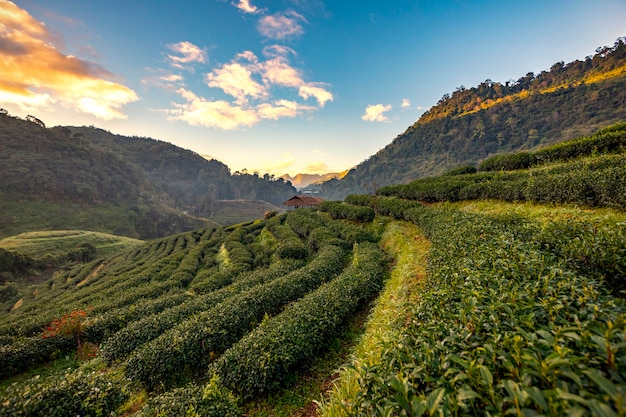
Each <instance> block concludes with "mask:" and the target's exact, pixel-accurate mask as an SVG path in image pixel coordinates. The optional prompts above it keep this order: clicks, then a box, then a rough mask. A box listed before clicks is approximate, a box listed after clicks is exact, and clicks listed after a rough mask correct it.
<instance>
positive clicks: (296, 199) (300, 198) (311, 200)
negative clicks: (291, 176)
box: [283, 195, 324, 210]
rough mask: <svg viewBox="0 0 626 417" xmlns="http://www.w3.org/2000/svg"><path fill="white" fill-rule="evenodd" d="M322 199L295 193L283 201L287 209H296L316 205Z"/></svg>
mask: <svg viewBox="0 0 626 417" xmlns="http://www.w3.org/2000/svg"><path fill="white" fill-rule="evenodd" d="M322 201H324V199H322V198H318V197H311V196H308V195H296V196H293V197H291V198H290V199H289V200H287V201H285V202H284V203H283V206H287V209H288V210H290V209H297V208H302V207H317V206H318V204H319V203H321V202H322Z"/></svg>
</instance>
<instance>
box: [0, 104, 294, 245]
mask: <svg viewBox="0 0 626 417" xmlns="http://www.w3.org/2000/svg"><path fill="white" fill-rule="evenodd" d="M0 177H1V178H2V181H0V201H1V202H0V236H10V235H14V234H17V233H21V232H26V231H33V230H43V229H68V228H71V229H86V230H93V231H100V232H106V233H113V234H118V235H123V236H129V237H135V238H142V239H147V238H154V237H157V236H166V235H170V234H173V233H177V232H181V231H187V230H194V229H197V228H199V227H206V226H210V225H215V223H214V222H212V221H211V220H210V217H211V215H212V213H213V212H214V206H215V204H216V202H218V201H219V200H230V199H241V200H263V201H264V202H267V203H270V204H271V205H280V203H282V202H283V201H285V200H286V199H288V198H289V197H291V196H292V195H293V194H294V193H295V192H296V190H295V188H294V187H293V186H291V185H290V184H288V183H286V182H285V181H284V180H282V179H278V180H275V181H274V180H272V178H271V177H270V176H269V175H266V176H264V177H259V176H258V175H247V174H244V175H232V174H231V173H230V170H229V168H228V167H227V166H226V165H224V164H223V163H221V162H219V161H216V160H214V159H213V160H207V159H205V158H204V157H202V156H200V155H198V154H196V153H194V152H192V151H189V150H186V149H182V148H179V147H177V146H174V145H172V144H170V143H167V142H163V141H159V140H155V139H151V138H143V137H127V136H121V135H115V134H113V133H111V132H108V131H105V130H102V129H98V128H95V127H85V126H83V127H61V126H57V127H53V128H46V127H45V125H44V123H43V122H42V121H40V120H39V119H37V118H35V117H33V116H28V117H27V118H26V120H23V119H20V118H17V117H13V116H10V115H9V114H7V113H6V111H4V112H0Z"/></svg>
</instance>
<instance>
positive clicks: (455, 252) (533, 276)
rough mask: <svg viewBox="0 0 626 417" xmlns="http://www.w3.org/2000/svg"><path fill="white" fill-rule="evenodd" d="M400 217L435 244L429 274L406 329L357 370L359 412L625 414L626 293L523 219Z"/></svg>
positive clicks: (452, 213)
mask: <svg viewBox="0 0 626 417" xmlns="http://www.w3.org/2000/svg"><path fill="white" fill-rule="evenodd" d="M403 217H404V218H406V219H408V220H410V221H412V222H414V223H415V224H417V225H418V226H419V227H420V228H422V229H423V230H424V232H425V233H426V235H427V236H428V238H429V240H430V241H431V242H432V250H431V253H430V260H429V264H430V276H429V278H428V280H427V282H426V283H425V286H424V288H423V290H422V292H421V299H420V300H419V302H418V304H416V305H415V306H414V308H413V310H412V313H411V320H410V322H409V323H408V324H407V325H406V327H405V329H404V332H403V333H404V335H403V337H402V339H401V340H396V341H394V342H393V343H392V344H389V345H388V346H387V348H388V350H387V354H386V355H384V357H383V359H382V362H381V363H377V364H372V365H368V366H364V367H362V368H361V369H360V383H359V385H360V386H361V387H362V389H361V392H360V394H359V397H358V398H357V399H356V400H355V405H354V407H355V408H354V409H353V410H352V411H351V412H352V413H353V414H351V415H372V414H377V415H422V414H425V413H426V414H434V413H440V414H442V415H460V414H481V415H482V414H487V413H489V414H492V415H506V414H516V415H598V416H600V415H606V416H608V415H619V414H623V413H624V412H625V409H624V402H623V398H624V395H625V394H626V393H625V391H624V386H626V377H625V375H626V350H625V349H624V340H626V339H625V338H626V333H625V328H626V304H625V303H624V301H623V300H621V299H619V298H615V297H613V296H611V295H610V294H609V293H608V292H607V291H606V290H605V289H604V287H603V286H602V284H601V282H599V281H597V280H594V279H593V278H589V277H587V276H584V275H582V274H580V273H578V272H575V271H572V270H570V269H569V268H568V265H567V260H563V259H560V258H559V257H555V256H552V255H551V254H550V253H549V252H547V251H545V248H544V247H542V244H541V242H539V241H538V240H536V239H535V238H536V234H537V233H538V230H539V228H538V227H537V225H536V224H532V223H528V221H527V220H525V219H523V218H519V217H516V216H511V215H506V216H490V215H483V214H478V213H468V212H463V211H460V210H456V209H453V208H450V207H448V206H445V205H444V206H442V207H440V208H427V207H424V206H418V205H416V206H415V207H414V208H411V209H408V210H407V211H405V213H404V216H403ZM563 238H564V239H568V237H567V236H563Z"/></svg>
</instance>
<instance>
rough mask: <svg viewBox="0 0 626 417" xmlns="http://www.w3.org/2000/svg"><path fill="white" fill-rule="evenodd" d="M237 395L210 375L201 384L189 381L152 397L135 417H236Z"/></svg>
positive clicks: (237, 409) (237, 414)
mask: <svg viewBox="0 0 626 417" xmlns="http://www.w3.org/2000/svg"><path fill="white" fill-rule="evenodd" d="M240 415H241V411H240V410H239V408H238V406H237V398H236V397H235V396H234V395H233V394H232V393H230V392H229V391H228V390H226V389H225V388H223V387H222V386H221V385H220V384H219V380H218V379H217V378H212V379H211V380H210V381H209V383H207V384H206V385H205V386H204V387H201V386H198V385H195V384H189V385H187V386H185V387H182V388H176V389H173V390H171V391H168V392H166V393H163V394H160V395H157V396H153V397H152V398H150V399H149V400H148V402H147V404H146V405H145V406H144V407H143V408H142V409H141V410H140V412H139V413H137V414H136V417H161V416H185V417H239V416H240Z"/></svg>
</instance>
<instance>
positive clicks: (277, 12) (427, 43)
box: [0, 0, 626, 175]
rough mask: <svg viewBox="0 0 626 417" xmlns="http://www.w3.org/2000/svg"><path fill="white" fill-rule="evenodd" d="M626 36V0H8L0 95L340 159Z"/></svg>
mask: <svg viewBox="0 0 626 417" xmlns="http://www.w3.org/2000/svg"><path fill="white" fill-rule="evenodd" d="M624 35H626V1H624V0H619V1H618V0H553V1H546V0H541V1H537V0H528V1H524V2H519V1H502V0H500V1H490V0H485V1H470V0H452V1H394V0H380V1H379V0H369V1H368V0H362V1H351V0H342V1H339V0H336V1H330V0H326V1H323V0H278V1H263V0H202V1H191V0H181V1H176V2H174V1H144V0H125V1H119V0H107V1H93V0H54V1H50V0H23V1H15V2H10V1H6V0H0V52H1V53H2V57H3V59H2V60H0V107H2V108H5V109H7V110H8V111H9V113H11V114H13V115H17V116H20V117H25V116H26V115H27V114H32V115H35V116H37V117H39V118H40V119H41V120H43V121H44V122H45V123H46V125H48V126H54V125H70V126H71V125H95V126H98V127H102V128H104V129H108V130H110V131H112V132H114V133H120V134H125V135H137V136H148V137H153V138H156V139H161V140H165V141H168V142H171V143H174V144H176V145H178V146H181V147H183V148H187V149H191V150H193V151H195V152H197V153H199V154H201V155H209V156H212V157H214V158H216V159H218V160H220V161H222V162H224V163H226V164H227V165H228V166H229V167H230V168H231V170H232V171H233V172H234V171H236V170H243V169H247V170H248V171H250V172H253V171H258V172H259V173H265V172H269V173H271V174H275V175H281V174H284V173H289V174H292V175H295V174H297V173H304V172H306V173H322V172H335V171H342V170H345V169H349V168H351V167H352V166H354V165H356V164H358V163H359V162H361V161H363V160H364V159H366V158H368V157H369V156H371V155H372V154H374V153H376V152H377V151H378V150H379V149H382V148H383V147H385V146H386V145H387V144H389V143H390V142H391V141H392V140H393V138H395V137H396V136H397V135H399V134H401V133H402V132H403V131H404V130H405V129H406V128H407V127H408V126H410V125H411V124H413V123H414V122H415V121H416V120H417V119H418V118H419V116H420V115H421V114H422V113H423V112H424V111H425V110H427V109H428V108H430V107H431V106H433V105H434V104H436V103H437V101H438V100H439V99H440V98H441V97H442V96H443V95H444V94H446V93H451V92H453V91H454V90H455V89H456V88H457V87H460V86H461V85H464V86H466V87H472V86H474V85H476V84H478V83H480V82H482V81H484V80H486V79H491V80H493V81H499V82H505V81H508V80H511V79H513V80H517V79H518V78H520V77H521V76H523V75H525V74H526V73H527V72H531V71H532V72H535V73H539V72H541V71H543V70H547V69H549V68H550V66H552V64H554V63H555V62H558V61H564V62H570V61H572V60H575V59H584V58H585V57H586V56H588V55H592V54H593V53H594V51H595V49H596V48H597V47H601V46H605V45H612V44H613V43H614V42H615V40H616V39H617V38H618V37H620V36H624Z"/></svg>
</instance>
